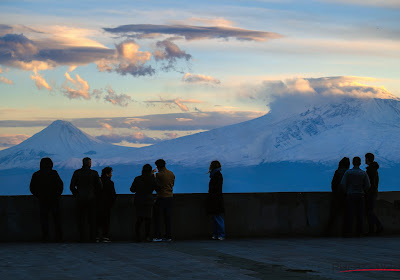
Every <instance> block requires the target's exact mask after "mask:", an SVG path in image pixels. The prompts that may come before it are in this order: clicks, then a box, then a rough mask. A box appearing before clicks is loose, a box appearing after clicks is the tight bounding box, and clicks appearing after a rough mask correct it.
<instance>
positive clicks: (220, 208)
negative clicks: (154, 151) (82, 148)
mask: <svg viewBox="0 0 400 280" xmlns="http://www.w3.org/2000/svg"><path fill="white" fill-rule="evenodd" d="M155 165H156V168H155V169H153V168H152V166H151V165H150V164H145V165H144V166H143V168H142V174H141V175H140V176H137V177H135V179H134V181H133V183H132V185H131V188H130V191H131V192H132V193H134V205H135V210H136V224H135V239H136V241H137V242H141V241H147V242H151V241H154V242H159V241H171V240H172V227H171V218H172V206H173V187H174V184H175V175H174V173H173V172H172V171H170V170H168V169H167V168H166V162H165V161H164V160H163V159H158V160H157V161H156V162H155ZM91 166H92V160H91V159H90V158H88V157H86V158H84V159H83V160H82V168H80V169H78V170H75V171H74V173H73V175H72V178H71V183H70V190H71V193H72V195H73V196H74V197H75V199H76V203H77V225H78V230H79V241H80V242H84V241H93V242H94V241H96V242H110V237H109V232H110V217H111V209H112V206H113V204H114V202H115V200H116V192H115V187H114V182H113V181H112V180H111V178H112V172H113V170H112V168H111V167H105V168H104V169H103V170H102V173H101V177H99V174H98V173H97V171H95V170H92V169H91ZM209 173H210V183H209V192H208V193H209V194H208V199H207V205H208V206H207V208H208V212H209V214H211V215H212V221H213V235H212V239H217V240H224V239H225V224H224V216H223V214H224V202H223V196H222V184H223V177H222V174H221V164H220V162H219V161H213V162H211V164H210V168H209ZM30 191H31V193H32V194H33V195H34V196H35V197H37V198H38V200H39V205H40V221H41V226H42V240H43V241H44V242H47V241H49V221H48V217H49V214H51V215H52V216H53V219H54V224H55V229H56V241H62V239H63V237H62V229H61V220H60V197H61V194H62V192H63V181H62V180H61V178H60V176H59V175H58V173H57V171H56V170H53V162H52V160H51V159H50V158H48V157H46V158H42V159H41V161H40V170H39V171H37V172H35V173H34V174H33V175H32V179H31V183H30ZM154 191H155V192H156V199H155V201H154V198H153V192H154ZM153 216H154V238H152V237H151V225H152V220H153V219H152V218H153ZM161 219H164V226H165V234H164V235H162V233H161ZM143 224H144V232H145V233H144V236H143V234H142V225H143ZM86 225H87V226H88V235H87V234H86V227H87V226H86Z"/></svg>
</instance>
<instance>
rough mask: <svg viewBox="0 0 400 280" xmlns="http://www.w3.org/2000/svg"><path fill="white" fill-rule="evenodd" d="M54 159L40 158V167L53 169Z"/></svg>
mask: <svg viewBox="0 0 400 280" xmlns="http://www.w3.org/2000/svg"><path fill="white" fill-rule="evenodd" d="M52 168H53V161H52V160H51V158H49V157H44V158H42V159H41V160H40V169H52Z"/></svg>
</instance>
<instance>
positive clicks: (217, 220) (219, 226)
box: [212, 214, 225, 238]
mask: <svg viewBox="0 0 400 280" xmlns="http://www.w3.org/2000/svg"><path fill="white" fill-rule="evenodd" d="M212 221H213V235H214V236H215V237H223V238H225V221H224V216H223V214H216V215H213V216H212Z"/></svg>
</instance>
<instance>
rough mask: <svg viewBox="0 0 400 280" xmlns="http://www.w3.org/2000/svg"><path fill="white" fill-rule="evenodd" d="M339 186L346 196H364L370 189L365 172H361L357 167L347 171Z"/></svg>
mask: <svg viewBox="0 0 400 280" xmlns="http://www.w3.org/2000/svg"><path fill="white" fill-rule="evenodd" d="M340 184H341V187H342V188H343V189H344V190H345V191H346V194H347V195H353V194H357V195H364V194H366V193H367V192H368V190H369V188H370V187H371V184H370V182H369V178H368V175H367V172H365V171H363V170H361V169H360V168H359V167H353V168H352V169H349V170H347V171H346V172H345V173H344V175H343V178H342V181H341V182H340Z"/></svg>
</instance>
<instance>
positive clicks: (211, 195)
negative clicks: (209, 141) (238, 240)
mask: <svg viewBox="0 0 400 280" xmlns="http://www.w3.org/2000/svg"><path fill="white" fill-rule="evenodd" d="M208 172H209V173H210V182H209V184H208V197H207V210H208V211H207V212H208V214H210V215H211V216H212V222H213V235H212V237H211V238H212V239H215V240H224V239H225V221H224V213H225V208H224V199H223V196H222V184H223V177H222V174H221V163H220V162H219V161H217V160H214V161H212V162H211V164H210V168H209V171H208Z"/></svg>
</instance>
